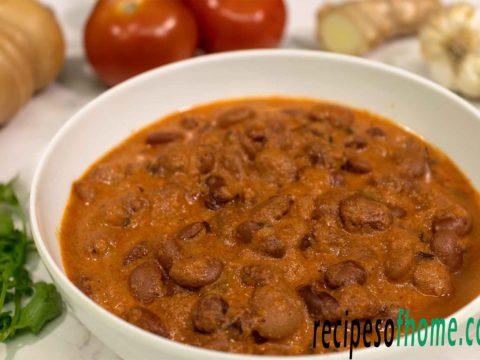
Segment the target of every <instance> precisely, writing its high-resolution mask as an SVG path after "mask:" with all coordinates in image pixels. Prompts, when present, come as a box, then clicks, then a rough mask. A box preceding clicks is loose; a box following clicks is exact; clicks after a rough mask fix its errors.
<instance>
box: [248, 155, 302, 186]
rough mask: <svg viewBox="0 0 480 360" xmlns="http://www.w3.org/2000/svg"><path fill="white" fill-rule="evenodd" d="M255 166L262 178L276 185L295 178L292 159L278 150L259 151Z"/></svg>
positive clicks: (295, 172) (294, 167) (295, 168)
mask: <svg viewBox="0 0 480 360" xmlns="http://www.w3.org/2000/svg"><path fill="white" fill-rule="evenodd" d="M255 166H256V168H257V169H258V171H259V173H260V174H261V175H262V176H263V177H265V178H267V179H271V180H272V181H275V182H277V183H281V184H285V183H288V182H290V181H293V180H295V179H296V177H297V166H296V164H295V161H294V159H292V157H291V156H288V154H286V153H285V152H283V151H282V150H279V149H266V150H263V151H261V152H260V153H259V154H258V155H257V156H256V158H255Z"/></svg>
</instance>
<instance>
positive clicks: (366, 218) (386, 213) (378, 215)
mask: <svg viewBox="0 0 480 360" xmlns="http://www.w3.org/2000/svg"><path fill="white" fill-rule="evenodd" d="M339 213H340V219H341V221H342V223H343V226H344V228H345V229H346V230H347V231H349V232H361V233H369V232H374V231H385V230H387V229H388V228H389V227H390V226H391V225H392V222H393V218H392V214H391V213H390V210H389V209H388V207H386V206H385V205H384V204H382V203H380V202H378V201H376V200H372V199H369V198H367V197H365V196H363V195H360V194H355V195H352V196H350V197H348V198H346V199H344V200H342V201H341V202H340V204H339Z"/></svg>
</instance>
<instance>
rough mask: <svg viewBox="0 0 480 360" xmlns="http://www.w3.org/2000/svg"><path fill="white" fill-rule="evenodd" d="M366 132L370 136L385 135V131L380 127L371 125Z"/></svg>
mask: <svg viewBox="0 0 480 360" xmlns="http://www.w3.org/2000/svg"><path fill="white" fill-rule="evenodd" d="M367 134H368V135H370V136H372V137H385V136H386V134H385V131H383V129H382V128H379V127H377V126H372V127H370V128H368V129H367Z"/></svg>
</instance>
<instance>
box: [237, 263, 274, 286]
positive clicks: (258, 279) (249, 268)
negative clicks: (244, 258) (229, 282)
mask: <svg viewBox="0 0 480 360" xmlns="http://www.w3.org/2000/svg"><path fill="white" fill-rule="evenodd" d="M240 277H241V279H242V282H243V283H244V284H245V285H250V286H265V285H268V284H269V283H271V282H272V281H273V279H274V274H273V273H272V270H271V269H270V268H269V267H267V266H265V265H260V264H254V265H246V266H244V267H243V268H242V270H241V272H240Z"/></svg>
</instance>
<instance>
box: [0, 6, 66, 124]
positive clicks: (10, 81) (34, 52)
mask: <svg viewBox="0 0 480 360" xmlns="http://www.w3.org/2000/svg"><path fill="white" fill-rule="evenodd" d="M64 53H65V44H64V39H63V35H62V32H61V30H60V26H59V24H58V22H57V21H56V19H55V16H54V15H53V13H52V12H51V11H50V10H49V9H48V8H47V7H45V6H44V5H42V4H40V3H39V2H37V1H36V0H1V1H0V126H1V125H3V124H4V123H6V122H7V121H8V120H9V119H10V118H11V117H12V116H13V115H15V113H16V112H17V111H18V110H19V109H20V108H21V107H22V106H23V105H24V104H25V103H26V102H27V101H28V100H29V99H30V97H31V96H32V94H33V93H34V92H35V91H38V90H40V89H42V88H44V87H45V86H47V85H48V84H49V83H50V82H51V81H52V80H53V79H54V78H55V77H56V76H57V75H58V73H59V71H60V69H61V68H62V66H63V62H64V57H65V55H64Z"/></svg>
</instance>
